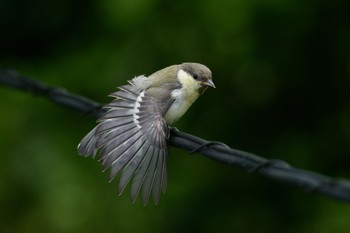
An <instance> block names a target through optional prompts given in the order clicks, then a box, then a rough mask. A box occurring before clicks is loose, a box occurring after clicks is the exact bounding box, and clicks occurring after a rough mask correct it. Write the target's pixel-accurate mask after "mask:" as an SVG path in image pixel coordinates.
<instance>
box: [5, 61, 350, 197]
mask: <svg viewBox="0 0 350 233" xmlns="http://www.w3.org/2000/svg"><path fill="white" fill-rule="evenodd" d="M0 84H3V85H4V86H7V87H12V88H15V89H18V90H21V91H23V92H27V93H30V94H33V95H38V96H43V97H44V98H46V99H49V100H50V101H52V102H54V103H56V104H58V105H60V106H64V107H69V108H71V109H75V110H77V111H79V112H82V113H84V114H87V115H91V116H93V117H96V118H97V117H99V116H101V115H102V114H103V112H104V110H103V109H102V108H101V104H100V103H98V102H95V101H93V100H90V99H88V98H86V97H83V96H79V95H76V94H73V93H70V92H68V91H66V90H65V89H63V88H60V87H51V86H48V85H47V84H45V83H42V82H39V81H37V80H33V79H30V78H28V77H25V76H23V75H21V74H19V73H18V72H16V71H15V70H13V69H9V68H4V67H0ZM168 145H169V146H173V147H177V148H180V149H183V150H186V151H188V152H189V153H198V154H201V155H203V156H205V157H207V158H209V159H212V160H215V161H217V162H220V163H223V164H228V165H232V166H236V167H240V168H243V169H245V170H246V171H248V172H255V173H260V174H262V175H265V176H267V177H270V178H272V179H275V180H279V181H280V182H283V183H285V184H290V185H294V186H298V187H301V188H302V189H304V190H305V191H306V192H311V193H319V194H323V195H326V196H328V197H332V198H334V199H337V200H341V201H345V202H350V182H349V181H348V180H345V179H333V178H330V177H328V176H325V175H322V174H320V173H316V172H312V171H308V170H303V169H299V168H295V167H293V166H291V165H290V164H288V163H287V162H285V161H283V160H269V159H266V158H263V157H260V156H258V155H255V154H252V153H249V152H245V151H241V150H237V149H232V148H230V147H229V146H227V145H225V144H224V143H221V142H213V141H207V140H204V139H201V138H199V137H196V136H193V135H190V134H187V133H184V132H180V131H178V130H177V129H171V134H170V138H169V139H168Z"/></svg>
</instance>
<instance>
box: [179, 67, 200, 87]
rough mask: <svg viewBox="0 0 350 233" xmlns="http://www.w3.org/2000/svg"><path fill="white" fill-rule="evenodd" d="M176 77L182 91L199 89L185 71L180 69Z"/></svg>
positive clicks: (196, 83)
mask: <svg viewBox="0 0 350 233" xmlns="http://www.w3.org/2000/svg"><path fill="white" fill-rule="evenodd" d="M177 77H178V80H179V82H180V83H181V85H182V88H183V89H188V88H196V87H199V85H198V82H197V81H196V80H194V79H193V77H192V76H191V75H189V74H188V73H187V72H186V71H184V70H182V69H180V70H179V72H178V73H177Z"/></svg>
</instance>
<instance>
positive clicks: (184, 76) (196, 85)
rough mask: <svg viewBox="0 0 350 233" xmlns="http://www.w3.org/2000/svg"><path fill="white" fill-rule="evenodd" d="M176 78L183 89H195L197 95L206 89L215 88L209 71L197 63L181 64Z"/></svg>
mask: <svg viewBox="0 0 350 233" xmlns="http://www.w3.org/2000/svg"><path fill="white" fill-rule="evenodd" d="M177 78H178V80H179V82H180V83H181V84H182V85H183V87H185V88H191V89H196V90H198V92H199V94H202V93H203V92H204V91H205V90H206V89H207V88H208V87H212V88H215V85H214V82H213V80H212V74H211V71H210V69H209V68H208V67H206V66H205V65H202V64H199V63H183V64H181V65H180V66H179V70H178V73H177Z"/></svg>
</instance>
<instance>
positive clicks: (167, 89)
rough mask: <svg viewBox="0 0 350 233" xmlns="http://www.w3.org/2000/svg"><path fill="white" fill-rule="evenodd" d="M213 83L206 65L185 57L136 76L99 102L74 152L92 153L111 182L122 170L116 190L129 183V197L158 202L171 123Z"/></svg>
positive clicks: (163, 183) (163, 184)
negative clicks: (99, 110) (94, 119)
mask: <svg viewBox="0 0 350 233" xmlns="http://www.w3.org/2000/svg"><path fill="white" fill-rule="evenodd" d="M208 87H212V88H215V85H214V82H213V80H212V72H211V71H210V69H209V68H208V67H207V66H205V65H203V64H200V63H193V62H186V63H181V64H176V65H171V66H169V67H166V68H163V69H161V70H159V71H156V72H154V73H153V74H151V75H149V76H145V75H140V76H136V77H135V78H133V79H132V80H129V81H128V84H126V85H122V86H119V87H117V91H116V92H113V93H111V94H110V95H109V96H110V97H113V98H114V99H113V100H112V101H111V102H110V103H108V104H106V105H104V106H103V109H105V110H106V111H105V113H104V115H102V116H101V117H100V118H99V119H98V120H97V125H96V127H95V128H93V129H92V130H91V131H90V132H89V133H88V134H87V135H86V136H85V137H84V138H83V139H82V140H81V142H80V143H79V144H78V148H77V150H78V154H79V155H81V156H85V157H89V156H91V157H92V158H95V156H96V154H97V153H99V161H100V162H101V164H102V169H103V171H105V170H107V169H109V170H110V174H109V181H110V182H111V181H112V180H113V179H114V178H115V177H116V176H117V175H118V174H120V180H119V186H118V194H119V195H121V194H122V193H123V191H124V190H125V188H126V187H127V186H128V184H129V183H130V186H131V189H130V198H131V201H132V203H134V202H135V201H136V199H137V197H138V196H140V198H141V201H142V203H143V205H146V204H147V203H148V201H149V199H150V198H151V196H152V199H153V202H154V203H155V204H158V202H159V199H160V195H161V193H165V191H166V187H167V174H168V172H167V165H168V147H167V139H168V138H169V136H170V125H172V124H173V123H175V122H176V121H177V120H178V119H179V118H180V117H182V116H183V115H184V114H185V112H186V111H187V110H188V108H189V107H190V106H191V105H192V104H193V103H194V102H195V100H196V99H197V98H198V97H199V96H200V95H201V94H203V93H204V91H205V90H206V89H207V88H208Z"/></svg>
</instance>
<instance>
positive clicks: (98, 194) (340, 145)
mask: <svg viewBox="0 0 350 233" xmlns="http://www.w3.org/2000/svg"><path fill="white" fill-rule="evenodd" d="M349 12H350V1H346V0H344V1H342V0H334V1H323V0H310V1H301V0H285V1H281V0H263V1H257V0H247V1H237V0H234V1H229V0H215V1H214V0H194V1H185V0H180V1H170V0H115V1H113V0H100V1H97V0H95V1H94V0H75V1H68V0H51V1H39V0H31V1H20V0H0V25H1V27H0V28H1V33H0V46H1V47H0V64H2V65H6V66H9V67H13V68H16V69H17V70H18V71H19V72H21V73H23V74H24V75H27V76H30V77H33V78H35V79H38V80H40V81H43V82H46V83H48V84H50V85H55V86H62V87H65V88H66V89H68V90H70V91H72V92H75V93H79V94H81V95H84V96H87V97H89V98H92V99H94V100H97V101H100V102H103V103H105V102H108V101H110V100H111V99H110V98H108V97H107V95H108V94H109V93H110V92H113V91H114V90H115V87H116V86H117V85H121V84H124V83H125V82H126V80H127V79H131V78H132V77H134V76H135V75H140V74H146V75H147V74H150V73H152V72H154V71H156V70H158V69H160V68H163V67H165V66H168V65H171V64H176V63H181V62H185V61H196V62H201V63H203V64H206V65H207V66H208V67H210V68H211V70H212V72H213V76H214V82H215V84H216V86H217V88H216V89H210V90H208V91H207V92H206V93H205V95H203V96H202V97H201V98H200V99H199V100H198V101H197V102H196V103H195V105H194V106H193V107H192V108H191V109H190V110H189V112H188V113H187V114H186V116H185V117H184V118H183V119H181V120H180V121H179V122H178V123H177V124H176V127H177V128H179V129H180V130H182V131H185V132H189V133H191V134H194V135H197V136H199V137H202V138H205V139H208V140H217V141H222V142H225V143H227V144H228V145H230V146H232V147H234V148H238V149H242V150H246V151H250V152H253V153H256V154H259V155H262V156H265V157H268V158H279V159H283V160H286V161H288V162H289V163H291V164H292V165H294V166H297V167H300V168H304V169H310V170H314V171H318V172H321V173H324V174H327V175H329V176H332V177H345V178H350V170H349V168H350V164H349V162H350V94H349V93H350V91H349V88H350V19H349V18H350V15H349ZM0 109H1V110H0V112H1V118H0V119H1V122H0V133H1V136H0V139H1V140H0V146H1V156H0V232H2V233H7V232H12V233H16V232H54V233H55V232H87V233H88V232H145V233H147V232H152V233H156V232H177V233H178V232H222V233H224V232H237V233H240V232H262V233H264V232H269V233H274V232H276V233H278V232H293V233H294V232H308V233H310V232H311V233H313V232H317V233H323V232H333V233H337V232H349V231H350V205H349V204H346V203H343V202H339V201H336V200H332V199H329V198H326V197H323V196H320V195H314V194H308V193H305V192H303V191H301V190H300V189H298V188H295V187H289V186H287V185H284V184H281V183H276V182H274V181H272V180H269V179H267V178H265V177H262V176H260V175H258V174H253V173H248V172H246V171H243V170H242V169H239V168H235V167H229V166H225V165H222V164H218V163H216V162H214V161H211V160H208V159H206V158H204V157H201V156H197V155H189V154H188V153H186V152H183V151H180V150H178V149H174V148H172V149H171V150H170V158H169V182H168V183H169V185H168V191H167V193H166V194H165V195H163V196H162V197H161V200H160V203H159V205H158V206H155V205H153V204H151V205H148V206H147V207H143V206H142V204H141V203H140V201H138V202H137V203H136V204H134V205H132V204H130V201H129V197H128V193H125V194H124V195H122V196H121V197H117V194H116V193H117V192H116V186H117V182H116V181H114V182H112V183H111V184H109V183H108V182H107V177H108V174H107V172H106V173H102V172H101V168H100V164H98V162H97V161H96V160H92V159H86V158H83V157H79V156H78V155H77V152H76V146H77V144H78V142H79V141H80V139H81V138H82V137H83V136H84V135H85V134H86V133H87V132H88V131H89V130H90V129H91V128H92V127H93V126H94V125H95V119H93V118H91V117H88V116H84V115H82V114H79V113H77V112H74V111H72V110H69V109H64V108H61V107H58V106H56V105H53V104H52V103H50V102H48V101H47V100H45V99H42V98H39V97H33V96H30V95H28V94H24V93H20V92H17V91H14V90H12V89H8V88H5V87H0Z"/></svg>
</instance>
